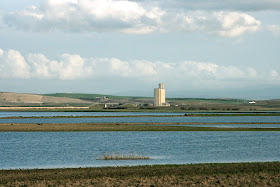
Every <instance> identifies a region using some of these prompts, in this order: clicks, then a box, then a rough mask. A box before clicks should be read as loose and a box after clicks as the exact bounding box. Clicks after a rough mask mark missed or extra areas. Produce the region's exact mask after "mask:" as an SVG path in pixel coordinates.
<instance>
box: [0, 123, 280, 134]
mask: <svg viewBox="0 0 280 187" xmlns="http://www.w3.org/2000/svg"><path fill="white" fill-rule="evenodd" d="M181 124H207V123H13V124H11V123H0V132H1V131H2V132H12V131H18V132H32V131H36V132H38V131H42V132H43V131H280V128H222V127H219V128H218V127H187V126H174V125H181ZM209 124H213V123H209ZM217 124H218V123H217ZM223 124H225V123H223ZM228 124H230V123H228ZM263 124H265V123H263ZM270 124H272V123H270ZM277 124H279V123H277ZM161 125H162V126H161ZM169 125H170V126H169ZM172 125H173V126H172Z"/></svg>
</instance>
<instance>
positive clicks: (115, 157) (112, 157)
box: [98, 154, 151, 160]
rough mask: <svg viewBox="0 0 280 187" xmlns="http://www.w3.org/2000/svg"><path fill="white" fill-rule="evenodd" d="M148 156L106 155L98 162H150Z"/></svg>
mask: <svg viewBox="0 0 280 187" xmlns="http://www.w3.org/2000/svg"><path fill="white" fill-rule="evenodd" d="M149 159H151V158H150V157H148V156H144V155H139V154H104V155H103V156H101V157H99V158H98V160H149Z"/></svg>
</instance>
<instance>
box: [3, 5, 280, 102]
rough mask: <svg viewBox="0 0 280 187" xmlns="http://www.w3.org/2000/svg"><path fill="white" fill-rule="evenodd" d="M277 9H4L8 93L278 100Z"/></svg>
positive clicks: (279, 21)
mask: <svg viewBox="0 0 280 187" xmlns="http://www.w3.org/2000/svg"><path fill="white" fill-rule="evenodd" d="M279 18H280V1H279V0H243V1H241V2H238V1H235V0H211V1H210V0H208V1H196V0H161V1H148V0H138V1H137V0H134V1H132V0H130V1H116V0H60V1H57V0H20V1H19V0H9V1H8V0H7V1H0V91H2V92H5V91H7V92H21V93H56V92H79V93H102V94H118V95H139V96H152V95H153V88H154V87H157V85H158V83H160V82H162V83H164V84H165V88H166V95H167V97H233V98H236V97H238V98H254V99H265V98H280V94H279V93H280V53H279V51H280V50H279V49H280V19H279Z"/></svg>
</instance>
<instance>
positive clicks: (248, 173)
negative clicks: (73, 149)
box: [0, 162, 280, 186]
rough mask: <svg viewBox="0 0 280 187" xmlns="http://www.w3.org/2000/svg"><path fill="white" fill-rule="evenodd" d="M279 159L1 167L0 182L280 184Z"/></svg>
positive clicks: (18, 184) (143, 184)
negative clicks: (95, 165) (90, 166)
mask: <svg viewBox="0 0 280 187" xmlns="http://www.w3.org/2000/svg"><path fill="white" fill-rule="evenodd" d="M279 185H280V162H263V163H261V162H260V163H226V164H189V165H153V166H133V167H101V168H68V169H32V170H0V186H279Z"/></svg>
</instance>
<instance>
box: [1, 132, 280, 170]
mask: <svg viewBox="0 0 280 187" xmlns="http://www.w3.org/2000/svg"><path fill="white" fill-rule="evenodd" d="M279 150H280V132H0V155H1V159H0V169H16V168H64V167H97V166H117V165H118V166H121V165H149V164H187V163H212V162H215V163H218V162H256V161H280V151H279ZM105 153H108V154H113V153H116V154H140V155H145V156H149V157H151V159H150V160H129V161H125V160H123V161H114V160H111V161H106V160H97V158H98V157H100V156H102V155H104V154H105Z"/></svg>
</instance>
